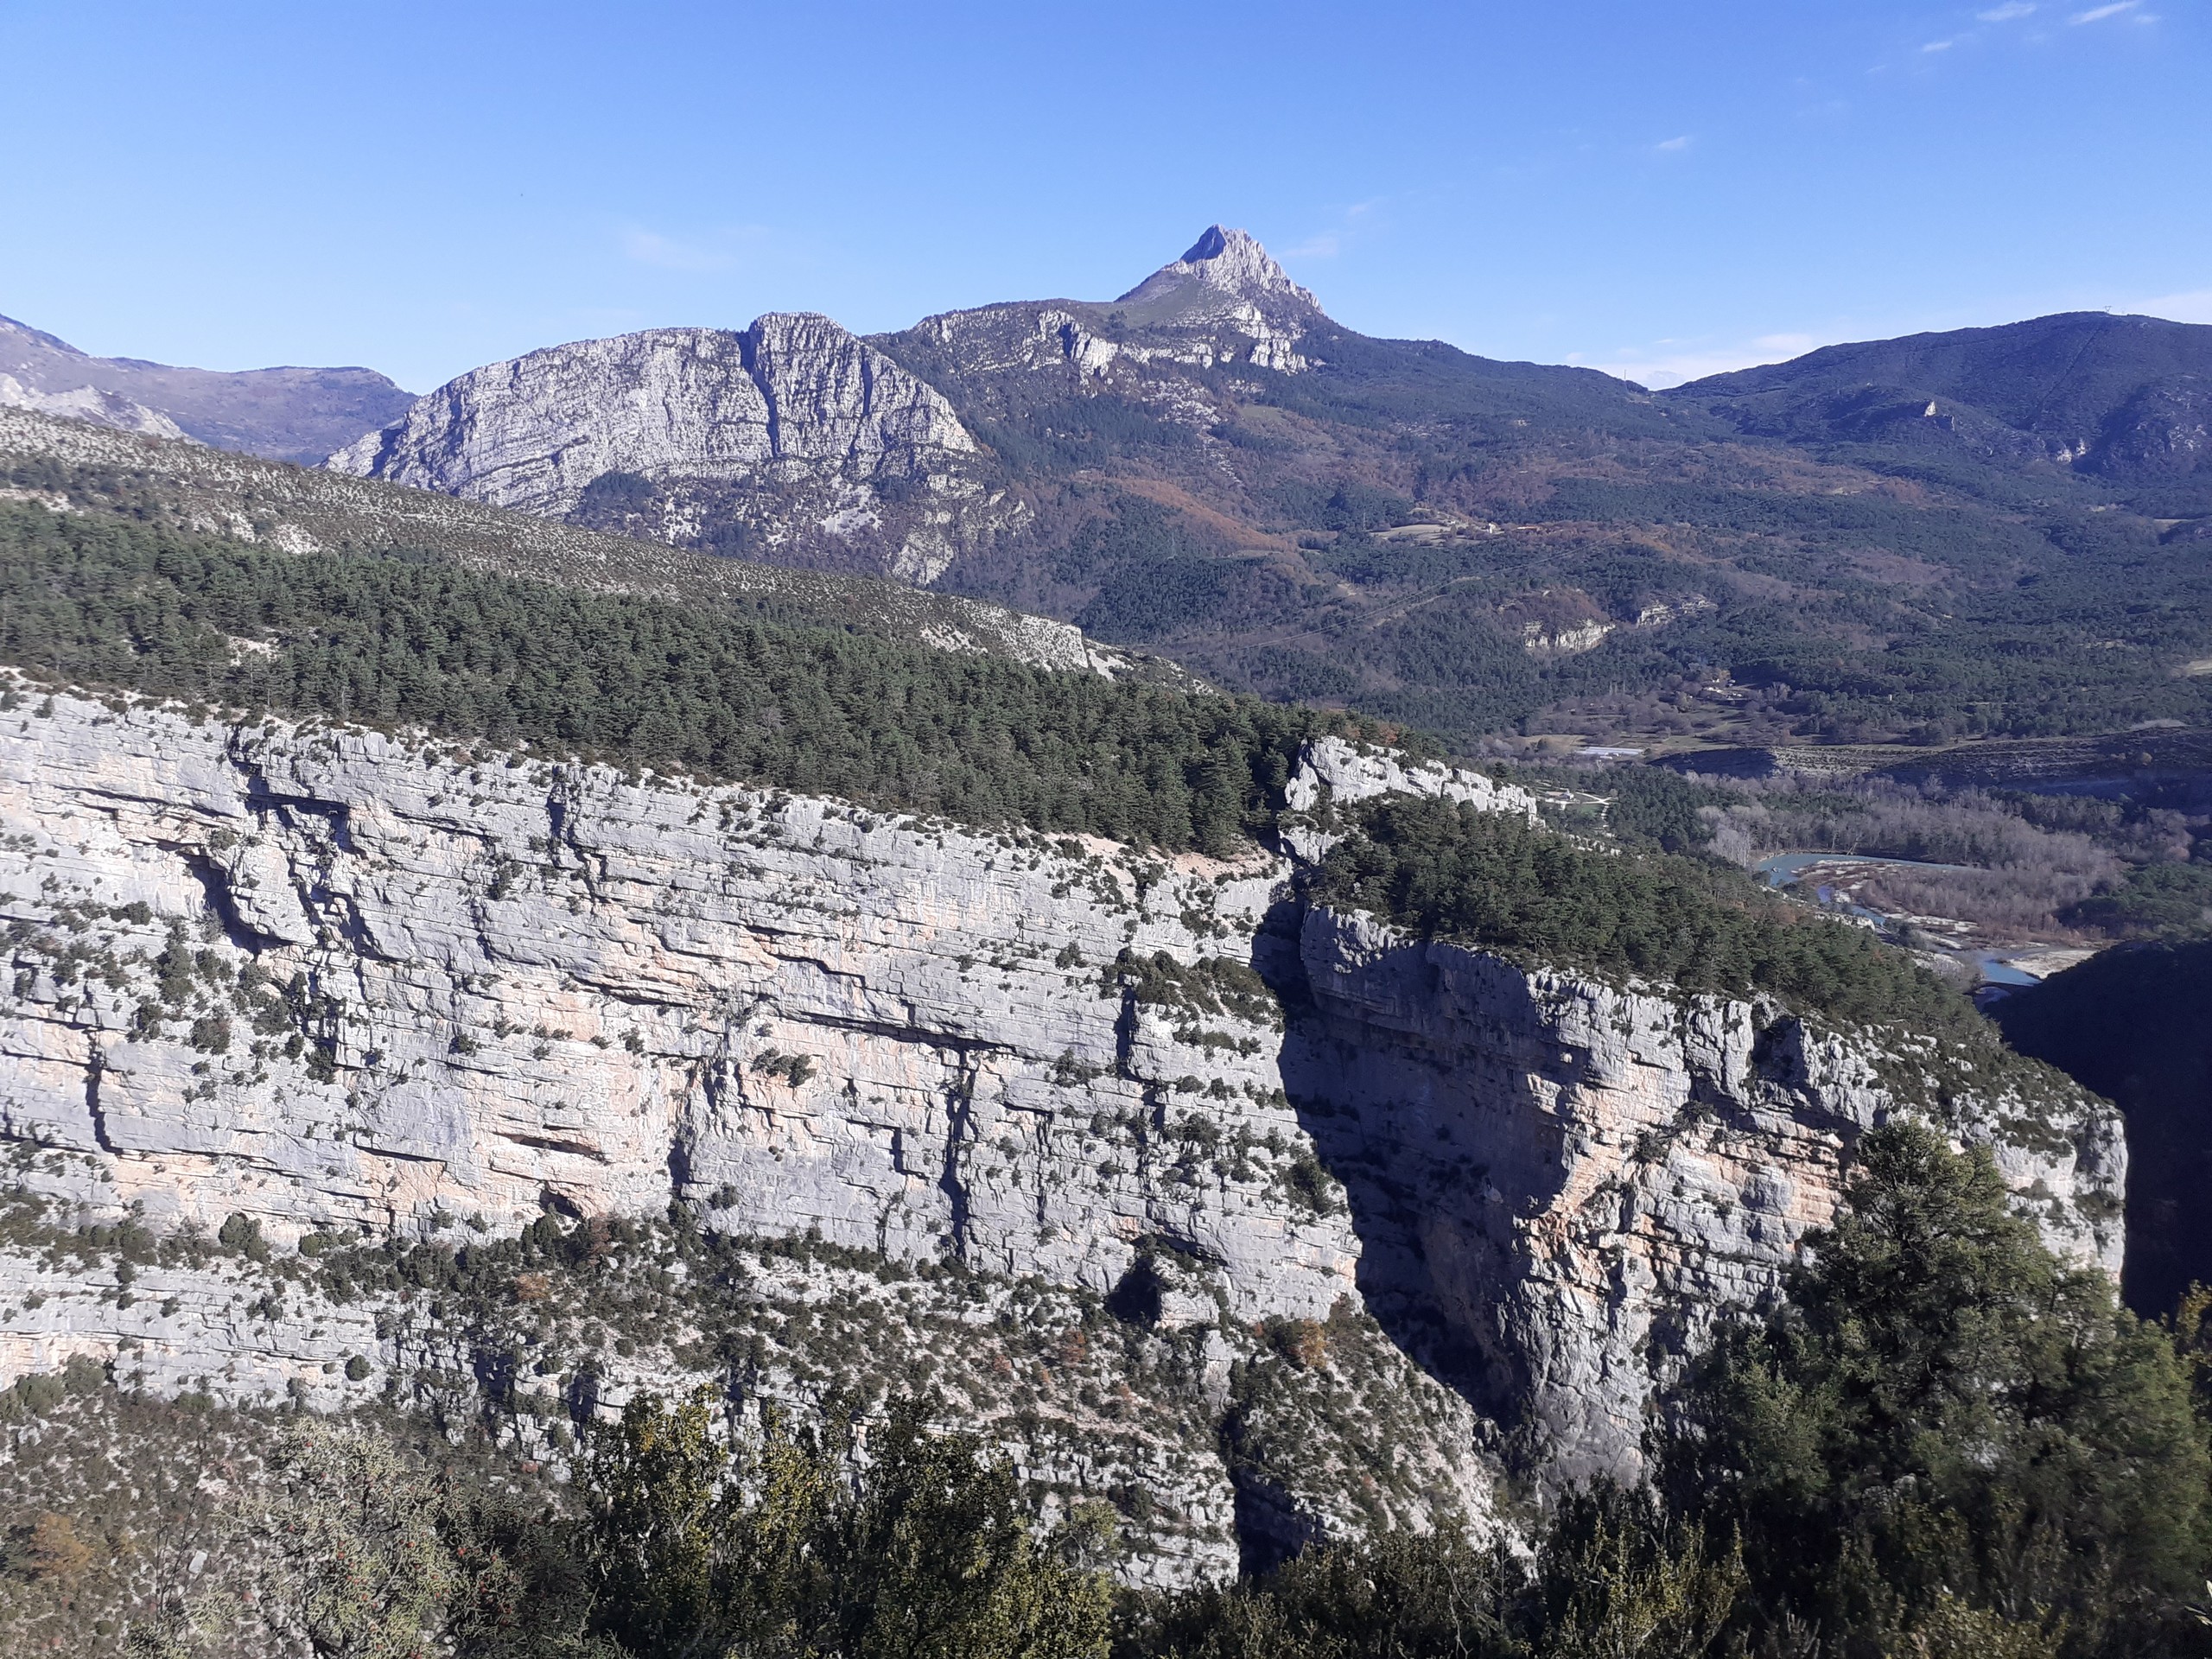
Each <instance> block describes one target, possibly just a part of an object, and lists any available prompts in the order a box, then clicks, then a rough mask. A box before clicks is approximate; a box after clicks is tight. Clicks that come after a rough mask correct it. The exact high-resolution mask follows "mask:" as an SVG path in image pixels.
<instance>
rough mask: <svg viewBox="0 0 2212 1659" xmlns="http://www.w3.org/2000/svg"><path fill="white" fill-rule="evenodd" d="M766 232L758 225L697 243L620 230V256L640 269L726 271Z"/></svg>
mask: <svg viewBox="0 0 2212 1659" xmlns="http://www.w3.org/2000/svg"><path fill="white" fill-rule="evenodd" d="M767 234H768V232H766V230H765V229H764V228H762V227H761V226H758V225H743V226H737V227H735V228H734V229H729V230H721V231H716V232H713V233H712V234H711V235H709V236H708V237H705V238H700V239H696V240H686V239H685V238H681V237H674V236H664V235H663V234H662V233H661V232H658V231H652V230H647V229H646V228H645V226H642V225H631V226H625V227H624V228H623V230H622V232H621V233H620V245H621V248H622V256H623V257H625V258H626V259H629V260H631V261H632V262H633V263H635V264H640V265H653V266H656V267H658V269H660V270H695V271H696V270H729V269H730V268H731V267H732V266H733V265H734V264H737V263H738V261H739V260H740V259H741V258H742V257H744V256H745V255H746V254H747V253H748V252H750V251H753V249H754V248H755V247H757V246H758V245H760V242H761V241H762V240H763V239H764V238H766V236H767Z"/></svg>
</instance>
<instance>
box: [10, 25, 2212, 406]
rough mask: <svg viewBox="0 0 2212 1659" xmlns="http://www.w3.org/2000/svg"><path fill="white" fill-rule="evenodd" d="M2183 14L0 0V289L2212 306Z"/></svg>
mask: <svg viewBox="0 0 2212 1659" xmlns="http://www.w3.org/2000/svg"><path fill="white" fill-rule="evenodd" d="M2207 9H2208V0H2123V3H2118V4H2114V3H2108V0H2071V3H2059V4H2051V3H2046V0H2037V3H2035V4H2032V5H2031V4H2028V3H2025V0H1980V3H1978V4H1975V3H1969V4H1964V5H1906V4H1894V3H1887V0H1857V3H1819V0H1764V3H1736V0H1715V3H1706V4H1695V5H1692V4H1681V3H1667V0H1643V3H1572V0H1550V3H1541V4H1539V3H1534V0H1529V3H1516V4H1495V5H1493V4H1460V5H1436V4H1417V3H1390V0H1366V3H1362V4H1357V5H1338V4H1296V3H1293V4H1277V5H1244V4H1207V3H1204V0H1185V3H1180V4H1153V3H1148V0H1117V3H1116V4H1113V5H1054V4H1050V3H1026V4H1012V3H1009V4H997V3H989V4H958V3H938V4H934V5H921V4H905V5H887V4H875V3H817V4H811V5H800V4H785V5H779V6H761V5H754V4H745V3H734V4H722V5H706V4H678V3H666V4H654V3H631V4H626V5H622V6H613V5H605V6H593V5H582V4H574V3H565V0H540V3H536V4H531V5H502V4H472V3H467V0H451V3H446V4H435V5H433V4H418V3H413V0H386V3H383V4H380V5H378V6H375V7H356V6H339V5H330V4H309V3H302V0H294V3H289V4H284V5H269V4H226V3H207V4H200V5H195V6H193V7H189V8H187V7H183V6H178V5H174V4H171V5H161V6H156V5H128V4H113V3H105V0H66V3H54V0H0V76H3V77H4V79H0V86H4V87H5V93H4V96H0V147H4V149H0V153H4V154H5V155H6V156H9V157H10V162H9V167H8V186H7V191H6V202H7V205H6V208H5V211H4V213H0V313H5V314H7V315H11V316H15V317H17V318H20V319H22V321H27V322H29V323H32V324H34V325H35V326H37V327H42V328H46V329H48V330H51V331H52V332H54V333H56V334H60V335H61V336H62V337H63V338H65V339H67V340H71V341H72V342H73V343H74V344H76V345H78V346H82V347H83V348H85V349H86V350H88V351H92V352H97V353H107V354H129V355H134V356H140V357H148V358H153V359H158V360H162V361H167V362H182V363H193V364H200V365H207V366H212V367H221V368H243V367H250V366H256V365H262V364H268V363H278V362H286V363H365V364H368V365H372V366H373V367H377V368H380V369H382V370H384V371H385V372H387V373H389V374H391V375H392V376H393V377H394V378H397V380H399V381H400V383H401V384H402V385H406V386H408V387H410V388H411V389H413V390H416V391H422V390H426V389H428V388H429V386H431V385H435V384H436V383H437V382H439V381H441V380H443V379H445V378H448V377H449V376H451V375H453V374H456V373H459V372H461V371H463V370H465V369H467V368H469V367H472V366H474V365H476V364H479V363H481V362H486V361H490V360H493V359H498V358H502V357H507V356H512V355H514V354H516V353H520V352H523V351H526V350H529V349H530V348H531V347H533V346H541V345H546V344H550V343H551V342H554V341H556V340H570V339H576V338H580V337H583V336H588V335H592V334H612V333H619V332H621V331H622V330H625V329H629V328H635V327H645V326H648V325H651V324H656V323H710V324H728V325H741V324H743V323H744V322H746V321H749V320H750V319H751V318H752V317H753V316H754V315H757V314H758V313H760V312H761V311H765V310H779V309H807V310H818V311H825V312H828V313H829V315H832V316H835V317H836V318H837V319H838V320H839V321H842V322H843V323H845V324H846V325H847V326H849V327H853V328H855V329H857V330H861V331H869V330H875V329H884V328H893V327H901V326H903V325H905V324H906V323H908V322H911V321H913V320H914V319H916V318H918V317H920V316H923V315H926V314H928V313H930V312H932V311H938V310H944V309H949V308H954V307H958V306H965V305H975V304H979V303H982V302H987V301H990V300H994V299H1009V298H1030V297H1046V296H1063V295H1065V296H1073V297H1077V298H1104V297H1109V296H1112V295H1114V294H1116V293H1118V292H1120V291H1121V290H1122V289H1125V288H1127V287H1128V286H1130V285H1132V284H1133V283H1135V282H1136V281H1137V280H1138V279H1140V278H1141V277H1143V276H1144V275H1145V273H1146V272H1147V271H1148V270H1151V269H1152V268H1154V266H1156V265H1158V264H1161V263H1162V262H1163V261H1165V260H1166V259H1169V258H1172V257H1174V256H1175V255H1176V254H1177V253H1179V251H1181V250H1182V249H1183V248H1184V247H1185V245H1187V244H1188V243H1189V242H1190V241H1191V240H1192V238H1194V237H1195V236H1196V235H1197V233H1198V232H1199V231H1200V230H1202V229H1203V228H1204V227H1205V226H1206V225H1207V224H1209V223H1211V222H1212V221H1214V220H1216V219H1219V220H1222V221H1224V222H1225V223H1228V224H1231V225H1241V226H1244V227H1246V228H1247V229H1249V230H1250V231H1251V232H1253V233H1254V234H1255V235H1256V236H1258V237H1260V238H1261V239H1262V241H1264V242H1265V243H1267V245H1268V247H1269V248H1270V249H1272V250H1273V251H1274V252H1275V253H1276V254H1277V255H1278V256H1279V257H1281V259H1282V261H1283V263H1284V264H1285V265H1287V267H1288V268H1289V269H1290V270H1291V272H1292V273H1293V275H1294V276H1295V277H1298V278H1299V279H1300V281H1302V282H1304V283H1306V284H1307V285H1308V286H1309V287H1311V288H1313V289H1315V290H1316V291H1317V292H1318V293H1319V296H1320V297H1321V300H1322V302H1323V303H1324V304H1325V306H1326V307H1327V308H1328V309H1329V310H1330V312H1331V313H1332V315H1335V316H1336V317H1337V318H1338V319H1339V320H1340V321H1344V322H1345V323H1347V324H1349V325H1351V327H1356V328H1359V329H1362V330H1363V331H1365V332H1368V333H1370V334H1390V335H1409V336H1420V337H1433V338H1440V339H1444V340H1451V341H1452V342H1454V343H1455V344H1457V345H1459V346H1465V348H1467V349H1468V350H1471V351H1476V352H1480V353H1485V354H1487V355H1491V356H1497V357H1509V358H1530V359H1537V360H1540V361H1549V362H1580V363H1587V364H1592V365H1598V366H1601V367H1605V368H1609V369H1612V370H1614V371H1615V372H1621V373H1625V374H1629V375H1632V376H1634V377H1636V378H1642V379H1645V380H1647V381H1649V382H1650V383H1653V384H1669V383H1671V382H1672V381H1673V380H1675V379H1678V378H1681V377H1683V376H1684V375H1687V374H1692V373H1697V372H1711V371H1713V370H1715V369H1719V368H1723V367H1728V366H1733V365H1738V364H1740V363H1745V362H1751V361H1758V360H1763V359H1772V358H1777V357H1786V356H1789V355H1792V354H1794V353H1796V352H1797V351H1801V350H1803V349H1805V348H1806V347H1807V346H1810V345H1813V344H1815V343H1819V342H1824V341H1827V340H1843V339H1864V338H1870V337H1875V336H1880V335H1885V334H1899V333H1905V332H1910V331H1913V330H1916V329H1923V328H1945V327H1961V326H1966V325H1969V324H1979V323H1990V322H2000V321H2011V320H2012V319H2015V318H2018V317H2023V316H2030V315H2038V314H2040V313H2044V312H2048V311H2054V310H2061V309H2069V308H2098V307H2112V308H2118V309H2124V310H2147V311H2151V312H2152V313H2155V314H2157V315H2166V316H2172V317H2177V318H2181V319H2183V320H2184V321H2206V322H2212V19H2208V16H2207Z"/></svg>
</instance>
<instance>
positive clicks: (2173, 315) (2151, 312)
mask: <svg viewBox="0 0 2212 1659" xmlns="http://www.w3.org/2000/svg"><path fill="white" fill-rule="evenodd" d="M2122 309H2124V310H2126V311H2131V312H2133V313H2134V314H2135V315H2138V316H2144V317H2164V318H2165V319H2166V320H2167V321H2170V322H2212V288H2199V289H2191V290H2190V292H2188V293H2186V294H2161V295H2159V296H2158V297H2157V298H2155V299H2149V300H2139V301H2137V302H2135V303H2134V304H2133V305H2130V306H2125V307H2123V308H2122Z"/></svg>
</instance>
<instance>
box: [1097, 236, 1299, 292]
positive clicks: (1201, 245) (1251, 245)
mask: <svg viewBox="0 0 2212 1659" xmlns="http://www.w3.org/2000/svg"><path fill="white" fill-rule="evenodd" d="M1217 296H1227V297H1229V298H1230V299H1232V300H1240V301H1243V302H1244V303H1245V304H1248V305H1251V306H1255V307H1257V308H1260V309H1262V310H1263V311H1268V312H1275V311H1281V310H1283V309H1286V308H1299V309H1303V310H1307V311H1315V312H1318V311H1319V310H1320V308H1321V302H1319V300H1317V299H1315V298H1314V297H1313V295H1312V294H1310V293H1308V292H1307V291H1306V289H1302V288H1300V286H1299V285H1298V284H1297V283H1294V282H1292V281H1291V280H1290V278H1289V277H1288V276H1287V275H1286V274H1285V273H1284V271H1283V268H1282V267H1281V265H1279V264H1276V263H1275V262H1274V259H1273V258H1271V257H1269V256H1268V251H1267V250H1266V249H1265V248H1263V247H1262V246H1261V245H1260V244H1259V242H1258V241H1257V240H1256V239H1255V238H1253V237H1252V236H1251V235H1250V234H1249V233H1248V232H1243V231H1232V230H1229V229H1226V228H1224V226H1219V225H1213V226H1208V227H1207V229H1206V232H1205V235H1204V236H1201V237H1200V238H1198V240H1197V241H1196V242H1195V243H1193V244H1192V245H1191V249H1190V251H1189V252H1187V253H1185V255H1184V256H1183V257H1181V258H1180V259H1178V260H1176V261H1175V262H1174V264H1169V265H1162V266H1161V267H1160V269H1159V270H1155V271H1154V272H1153V273H1152V275H1151V276H1149V277H1146V278H1145V279H1144V281H1142V282H1141V283H1138V284H1137V285H1136V286H1135V288H1133V289H1130V290H1129V291H1128V293H1126V294H1124V295H1122V297H1121V298H1120V299H1119V300H1117V301H1116V302H1115V303H1116V304H1117V305H1130V306H1143V307H1147V308H1168V307H1174V308H1183V307H1186V306H1190V305H1192V302H1200V301H1215V300H1216V299H1217Z"/></svg>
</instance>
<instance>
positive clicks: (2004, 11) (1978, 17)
mask: <svg viewBox="0 0 2212 1659" xmlns="http://www.w3.org/2000/svg"><path fill="white" fill-rule="evenodd" d="M2033 10H2035V8H2034V7H2033V6H2031V5H2029V4H2028V3H2027V0H2005V3H2004V4H2003V5H2001V6H1992V7H1991V8H1990V9H1989V10H1987V11H1977V12H1976V13H1974V20H1975V21H1976V22H1984V23H2009V22H2012V20H2013V19H2014V18H2015V17H2024V16H2027V15H2028V14H2029V13H2030V12H2031V11H2033Z"/></svg>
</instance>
